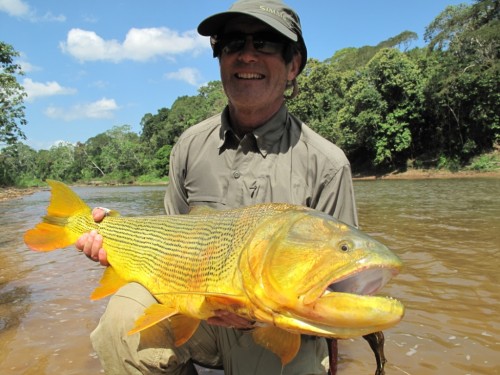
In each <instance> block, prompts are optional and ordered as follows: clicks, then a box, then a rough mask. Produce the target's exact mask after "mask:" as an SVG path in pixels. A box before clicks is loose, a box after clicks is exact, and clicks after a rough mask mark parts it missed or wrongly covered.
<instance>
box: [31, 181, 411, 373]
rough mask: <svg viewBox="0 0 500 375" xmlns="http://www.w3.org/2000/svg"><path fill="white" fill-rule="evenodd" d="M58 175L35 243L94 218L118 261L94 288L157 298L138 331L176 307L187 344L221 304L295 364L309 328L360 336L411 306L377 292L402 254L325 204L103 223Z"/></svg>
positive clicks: (175, 320)
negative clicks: (136, 286) (131, 286)
mask: <svg viewBox="0 0 500 375" xmlns="http://www.w3.org/2000/svg"><path fill="white" fill-rule="evenodd" d="M48 183H49V185H50V186H51V188H52V196H51V202H50V204H49V207H48V210H47V213H48V214H47V215H46V216H45V217H44V218H43V221H42V222H41V223H39V224H37V225H36V226H35V228H33V229H31V230H28V231H27V232H26V234H25V236H24V240H25V243H26V244H27V245H28V246H29V247H30V248H32V249H33V250H37V251H51V250H54V249H57V248H63V247H66V246H69V245H71V244H74V243H75V241H76V240H77V239H78V237H79V236H80V235H81V234H83V233H85V232H88V231H89V230H93V229H94V230H97V231H98V232H99V233H100V234H102V236H103V239H104V241H103V246H104V248H105V250H106V253H107V259H108V261H109V263H110V265H111V266H110V267H107V268H106V270H105V272H104V275H103V277H102V279H101V283H100V284H101V285H100V286H99V287H98V288H96V289H95V291H94V292H93V293H92V298H93V299H99V298H103V297H105V296H108V295H110V294H112V293H114V292H115V291H117V290H118V289H119V288H120V287H121V286H123V285H125V284H126V283H128V282H133V281H135V282H138V283H140V284H142V285H143V286H144V287H145V288H146V289H148V290H149V291H150V293H151V294H152V295H153V296H154V297H155V298H156V299H157V301H158V302H159V303H158V304H153V305H152V306H150V307H149V308H147V309H146V311H145V313H144V315H143V316H141V317H140V318H139V319H138V320H137V321H136V323H135V326H134V327H130V328H131V330H130V331H129V334H135V333H137V332H140V331H142V330H144V329H146V328H148V327H151V326H152V325H154V324H156V323H158V322H160V321H161V320H163V319H168V320H169V321H170V322H171V327H172V331H173V335H174V340H175V344H176V345H182V343H184V342H186V341H187V340H189V338H190V337H191V336H192V335H193V334H194V332H195V331H196V329H197V328H198V325H199V322H200V320H206V319H208V318H210V317H213V316H214V315H215V312H216V310H221V309H222V310H226V311H230V312H233V313H237V314H239V315H241V316H243V317H245V318H247V319H251V320H256V321H257V322H258V325H257V328H255V330H253V331H252V338H253V340H254V341H255V342H256V343H258V344H260V345H262V346H263V347H265V348H267V349H269V350H271V351H272V352H273V353H275V354H276V355H277V356H278V357H279V358H280V359H281V362H282V364H283V365H286V364H287V363H289V362H290V361H291V360H292V359H293V358H294V356H295V355H296V353H297V352H298V350H299V347H300V343H301V340H300V335H301V334H306V335H314V336H324V337H331V338H353V337H359V336H364V335H367V334H372V333H373V332H378V331H381V330H384V329H387V328H390V327H392V326H393V325H395V324H397V323H398V322H399V321H400V320H401V319H402V317H403V314H404V306H403V305H402V304H401V302H399V301H397V300H395V299H393V298H387V297H381V296H375V295H374V294H375V293H376V292H377V291H378V290H379V289H380V288H382V287H383V285H385V283H386V282H387V281H388V280H389V279H390V278H391V277H393V276H394V275H396V274H397V273H398V272H399V270H400V269H401V266H402V264H401V261H400V260H399V258H398V257H397V256H395V255H394V254H393V253H392V252H391V251H390V250H389V249H388V248H387V247H385V246H384V245H383V244H381V243H380V242H378V241H376V240H374V239H373V238H371V237H369V236H367V235H366V234H364V233H362V232H360V231H359V230H357V229H356V228H353V227H350V226H348V225H346V224H344V223H342V222H339V221H338V220H336V219H334V218H333V217H331V216H329V215H327V214H325V213H323V212H320V211H316V210H312V209H309V208H306V207H300V206H293V205H288V204H282V203H269V204H260V205H255V206H249V207H244V208H240V209H232V210H227V211H215V210H212V209H208V208H200V207H197V208H195V209H193V212H192V213H190V215H172V216H165V215H164V216H156V217H119V216H116V215H115V213H114V212H111V213H110V216H108V217H106V218H105V219H104V220H103V221H102V222H101V223H95V222H94V221H93V218H92V213H91V209H90V207H88V206H87V205H86V204H85V203H84V202H83V201H82V200H81V199H80V198H79V197H78V196H77V195H76V194H75V193H74V192H73V191H71V189H69V188H68V187H67V186H66V185H64V184H63V183H61V182H57V181H48Z"/></svg>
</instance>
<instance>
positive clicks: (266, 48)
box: [77, 0, 358, 375]
mask: <svg viewBox="0 0 500 375" xmlns="http://www.w3.org/2000/svg"><path fill="white" fill-rule="evenodd" d="M198 31H199V33H200V34H201V35H205V36H210V41H211V45H212V48H213V53H214V57H216V58H217V59H218V61H219V65H220V72H221V79H222V83H223V87H224V91H225V93H226V96H227V99H228V105H227V107H226V108H225V110H224V111H223V112H222V113H221V114H219V115H216V116H214V117H212V118H209V119H207V120H205V121H203V122H201V123H200V124H197V125H195V126H193V127H191V128H189V129H188V130H187V131H186V132H185V133H184V134H183V135H182V136H181V137H180V138H179V140H178V142H177V143H176V145H175V146H174V148H173V151H172V154H171V158H170V175H169V177H170V183H169V185H168V188H167V191H166V194H165V201H164V203H165V208H166V212H167V213H168V214H178V213H181V214H185V213H188V212H189V210H190V209H191V208H192V207H193V206H196V205H205V206H210V207H213V208H216V209H228V208H237V207H242V206H247V205H251V204H256V203H263V202H287V203H292V204H298V205H303V206H308V207H312V208H315V209H318V210H321V211H324V212H326V213H328V214H330V215H333V216H334V217H336V218H338V219H340V220H342V221H344V222H346V223H348V224H351V225H353V226H357V224H358V223H357V214H356V207H355V202H354V194H353V187H352V179H351V171H350V166H349V163H348V161H347V159H346V157H345V155H344V153H343V152H342V151H341V150H340V149H339V148H338V147H336V146H335V145H333V144H332V143H330V142H328V141H326V140H325V139H323V138H322V137H320V136H319V135H318V134H316V133H314V132H313V131H312V130H311V129H310V128H308V127H307V126H306V125H305V124H304V123H302V122H301V121H300V120H299V119H298V118H296V117H295V116H293V115H292V114H291V113H289V112H288V109H287V107H286V100H290V99H292V98H293V97H294V96H295V95H296V94H297V92H298V88H297V81H296V78H297V76H298V75H299V74H300V73H301V72H302V70H303V69H304V66H305V64H306V60H307V49H306V45H305V43H304V39H303V36H302V30H301V25H300V21H299V17H298V16H297V14H296V13H295V11H294V10H292V9H291V8H290V7H289V6H287V5H286V4H284V3H282V2H281V1H279V0H273V1H269V0H268V1H257V0H240V1H237V2H236V3H234V4H233V5H232V7H231V8H230V9H229V11H227V12H223V13H218V14H215V15H213V16H211V17H208V18H207V19H205V20H204V21H203V22H201V24H200V25H199V26H198ZM103 216H104V212H103V211H102V210H96V212H95V214H94V218H95V219H96V220H101V219H102V217H103ZM77 247H78V248H79V249H81V250H83V251H84V252H85V254H86V255H87V256H88V257H89V258H91V259H93V260H99V261H100V262H101V263H102V264H107V261H106V254H105V252H104V251H103V249H102V237H101V236H99V235H96V234H95V233H90V234H88V235H85V236H82V237H81V238H80V240H79V241H78V243H77ZM153 303H156V301H155V299H154V298H153V297H152V296H151V294H150V293H149V292H148V291H147V290H146V289H145V288H143V287H142V286H141V285H139V284H134V283H132V284H128V285H126V286H125V287H123V288H122V289H121V290H120V291H118V292H117V293H116V294H115V295H114V296H113V297H112V298H111V300H110V302H109V305H108V307H107V309H106V312H105V314H104V315H103V317H102V319H101V321H100V323H99V326H98V327H97V328H96V330H95V331H94V332H93V333H92V336H91V338H92V343H93V345H94V348H95V350H96V351H97V353H98V355H99V358H100V359H101V363H102V365H103V367H104V369H105V371H106V373H107V374H127V373H128V374H145V373H150V374H157V373H166V374H184V375H186V374H196V370H195V368H194V366H193V362H194V363H199V364H202V365H204V366H214V367H223V368H224V372H225V374H228V375H229V374H235V375H247V374H248V375H250V374H266V375H267V374H283V375H292V374H295V375H305V374H326V373H327V371H328V353H327V345H326V341H325V340H324V339H322V338H316V337H308V336H303V338H302V343H301V347H300V351H299V353H298V354H297V356H296V357H295V358H294V360H293V361H292V362H290V363H289V364H287V365H286V366H285V367H284V368H282V365H281V362H280V360H279V358H278V357H277V356H276V355H274V354H273V353H271V352H270V351H268V350H266V349H264V348H263V347H261V346H259V345H257V344H256V343H255V342H253V339H252V335H250V334H248V332H249V331H250V330H251V329H252V328H253V324H254V322H251V321H248V320H246V319H243V318H241V317H239V316H237V315H234V314H230V313H227V312H225V313H224V312H220V313H218V314H217V315H216V316H214V317H213V318H211V319H209V320H208V322H202V324H201V326H200V328H199V329H198V330H197V331H196V333H195V334H194V336H193V337H192V338H191V339H190V340H189V341H188V342H187V343H186V344H184V345H183V346H181V347H178V348H176V347H175V346H174V345H173V343H172V338H171V333H170V331H169V327H168V323H160V324H157V325H156V326H154V327H152V328H150V329H148V330H146V331H143V332H141V333H140V334H135V335H131V336H129V335H127V331H128V330H129V329H130V327H133V325H134V322H135V320H136V319H137V318H138V317H139V316H141V315H142V314H143V313H144V310H145V309H146V308H147V307H148V306H149V305H151V304H153Z"/></svg>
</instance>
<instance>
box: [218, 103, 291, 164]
mask: <svg viewBox="0 0 500 375" xmlns="http://www.w3.org/2000/svg"><path fill="white" fill-rule="evenodd" d="M289 122H290V119H289V116H288V109H287V108H286V106H285V105H284V104H283V105H282V106H281V108H280V109H279V111H278V112H276V114H275V115H274V116H273V117H271V119H269V121H267V122H266V123H265V124H264V125H262V126H260V127H258V128H257V129H255V130H254V131H253V132H252V133H250V134H252V135H253V136H254V138H255V141H256V145H257V148H258V149H259V152H260V153H261V154H262V156H264V157H265V156H266V155H267V154H268V153H269V152H271V150H272V148H273V147H274V146H275V145H276V144H277V143H278V142H279V140H280V139H281V137H282V136H283V133H284V132H285V129H286V127H287V126H288V123H289ZM237 139H238V137H237V135H236V134H235V133H234V131H233V129H232V128H231V125H230V122H229V108H228V107H226V108H225V109H224V111H223V112H222V115H221V129H220V143H219V149H222V148H223V147H224V145H226V146H228V145H229V144H230V142H232V141H234V140H237Z"/></svg>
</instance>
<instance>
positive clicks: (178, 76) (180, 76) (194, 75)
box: [165, 68, 202, 86]
mask: <svg viewBox="0 0 500 375" xmlns="http://www.w3.org/2000/svg"><path fill="white" fill-rule="evenodd" d="M165 78H166V79H175V80H179V81H184V82H187V83H189V84H190V85H193V86H199V85H200V82H201V79H202V77H201V73H200V72H199V71H198V70H197V69H194V68H181V69H179V70H178V71H176V72H171V73H166V74H165Z"/></svg>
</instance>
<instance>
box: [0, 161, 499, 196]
mask: <svg viewBox="0 0 500 375" xmlns="http://www.w3.org/2000/svg"><path fill="white" fill-rule="evenodd" d="M451 178H498V179H500V169H497V170H492V171H474V170H460V171H457V172H451V171H447V170H439V169H411V170H407V171H405V172H391V173H386V174H380V175H376V174H372V173H354V174H353V180H354V181H375V180H424V179H451ZM167 184H168V182H167V181H159V182H156V183H141V182H134V183H131V184H109V183H104V182H101V181H92V182H89V183H86V184H74V185H85V186H111V185H115V186H116V185H123V186H127V185H135V186H140V185H143V186H147V185H165V186H166V185H167ZM46 189H47V187H28V188H20V187H12V186H9V187H0V202H2V201H6V200H11V199H16V198H21V197H24V196H26V195H31V194H34V193H36V192H38V191H42V190H46Z"/></svg>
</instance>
